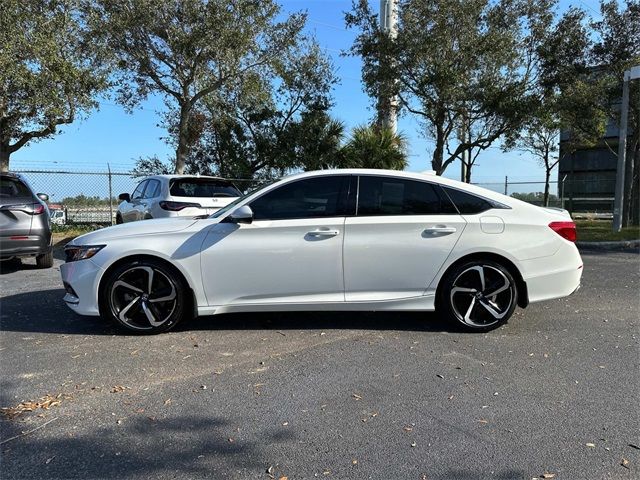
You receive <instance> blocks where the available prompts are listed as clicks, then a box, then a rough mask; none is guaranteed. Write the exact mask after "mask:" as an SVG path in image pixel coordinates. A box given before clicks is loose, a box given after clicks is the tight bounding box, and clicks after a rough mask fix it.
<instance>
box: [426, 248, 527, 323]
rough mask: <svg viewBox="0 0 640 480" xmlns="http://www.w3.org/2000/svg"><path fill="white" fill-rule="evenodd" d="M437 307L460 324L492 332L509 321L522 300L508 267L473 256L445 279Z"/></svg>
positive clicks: (447, 317) (451, 319) (448, 317)
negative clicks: (473, 257)
mask: <svg viewBox="0 0 640 480" xmlns="http://www.w3.org/2000/svg"><path fill="white" fill-rule="evenodd" d="M442 282H443V283H442V288H441V289H439V293H438V299H437V310H438V312H439V313H441V314H443V315H444V316H445V317H446V319H447V320H448V321H449V322H451V323H452V324H453V325H455V326H457V327H458V328H460V329H462V330H465V331H468V332H488V331H490V330H493V329H495V328H498V327H500V326H501V325H504V324H505V323H507V321H508V320H509V318H510V317H511V315H512V314H513V311H514V310H515V308H516V305H517V304H518V290H517V287H516V281H515V280H514V278H513V275H511V273H510V272H509V270H508V269H507V268H505V267H504V266H503V265H501V264H500V263H498V262H495V261H492V260H472V261H469V262H466V263H463V264H461V265H458V266H456V267H454V268H453V269H451V270H449V271H448V272H447V273H446V274H445V276H444V277H443V279H442Z"/></svg>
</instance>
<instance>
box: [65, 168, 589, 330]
mask: <svg viewBox="0 0 640 480" xmlns="http://www.w3.org/2000/svg"><path fill="white" fill-rule="evenodd" d="M575 240H576V229H575V224H574V223H573V222H572V221H571V218H570V216H569V214H568V213H567V212H566V211H564V210H553V209H544V208H540V207H536V206H533V205H529V204H526V203H523V202H521V201H519V200H516V199H514V198H511V197H507V196H504V195H501V194H499V193H495V192H491V191H488V190H485V189H482V188H479V187H475V186H472V185H468V184H464V183H460V182H456V181H453V180H448V179H445V178H442V177H437V176H434V175H425V174H417V173H406V172H397V171H385V170H334V171H319V172H308V173H303V174H299V175H293V176H290V177H287V178H285V179H283V180H280V181H278V182H276V183H273V184H271V185H268V186H266V187H264V188H262V189H260V190H257V191H254V192H252V193H250V194H249V195H246V196H244V197H241V198H239V199H237V200H236V201H235V202H233V203H231V204H229V205H227V206H226V207H224V208H222V209H221V210H219V211H217V212H216V213H214V214H213V215H211V216H210V217H208V218H204V219H190V218H182V219H158V220H149V221H145V222H134V223H129V224H124V225H117V226H114V227H110V228H106V229H103V230H98V231H95V232H92V233H88V234H86V235H82V236H80V237H78V238H76V239H74V240H73V241H72V242H71V243H70V244H68V245H67V247H66V259H67V261H66V263H65V264H64V265H62V267H61V269H60V270H61V273H62V279H63V282H64V286H65V289H66V292H67V293H66V295H65V297H64V301H65V302H66V304H67V305H68V306H69V307H70V308H72V309H73V310H75V311H76V312H77V313H79V314H82V315H101V316H103V317H104V318H108V319H110V320H113V321H114V322H116V323H117V324H119V325H122V326H124V327H126V328H127V329H129V330H132V331H136V332H142V333H158V332H163V331H167V330H169V329H170V328H172V327H174V326H175V325H176V324H177V323H178V322H179V321H180V320H182V319H184V318H187V317H191V316H193V315H197V316H202V315H211V314H217V313H226V312H247V311H304V310H328V311H333V310H398V311H401V310H402V311H408V310H420V311H429V310H436V309H437V310H438V312H439V313H440V315H442V316H443V317H446V318H447V319H449V320H450V321H451V322H453V324H454V325H458V326H460V327H462V328H464V329H467V330H471V331H487V330H490V329H493V328H495V327H497V326H499V325H501V324H503V323H505V322H506V321H507V320H508V319H509V317H510V316H511V314H512V313H513V311H514V309H515V308H516V306H520V307H526V306H527V305H528V304H529V303H530V302H538V301H541V300H549V299H553V298H559V297H564V296H567V295H570V294H571V293H573V292H574V291H575V290H576V289H577V288H578V287H579V285H580V277H581V275H582V260H581V258H580V254H579V253H578V250H577V248H576V246H575V244H574V242H575Z"/></svg>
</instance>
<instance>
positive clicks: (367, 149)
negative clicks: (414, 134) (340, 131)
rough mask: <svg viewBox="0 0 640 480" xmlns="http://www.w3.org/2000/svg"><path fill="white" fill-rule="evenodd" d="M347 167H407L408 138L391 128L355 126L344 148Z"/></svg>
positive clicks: (344, 163) (344, 159)
mask: <svg viewBox="0 0 640 480" xmlns="http://www.w3.org/2000/svg"><path fill="white" fill-rule="evenodd" d="M342 157H343V159H342V160H343V167H345V168H382V169H388V170H404V169H405V168H407V165H408V162H407V140H406V138H405V137H404V136H403V135H402V134H395V133H394V132H393V131H392V130H391V129H389V128H382V127H378V126H376V125H371V126H360V127H355V128H354V129H353V132H352V133H351V138H350V139H349V142H347V144H346V145H345V146H344V147H343V148H342Z"/></svg>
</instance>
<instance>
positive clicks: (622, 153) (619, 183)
mask: <svg viewBox="0 0 640 480" xmlns="http://www.w3.org/2000/svg"><path fill="white" fill-rule="evenodd" d="M637 78H640V65H638V66H636V67H633V68H632V69H631V70H627V71H626V72H624V79H623V84H622V105H621V106H620V109H621V110H620V137H619V139H618V167H617V168H618V169H617V171H616V196H615V200H614V203H613V231H614V232H619V231H620V230H621V229H622V223H623V221H622V220H623V219H622V212H623V210H624V208H623V205H624V174H625V168H626V167H627V165H626V159H627V158H626V157H627V123H628V121H629V82H630V81H631V80H635V79H637Z"/></svg>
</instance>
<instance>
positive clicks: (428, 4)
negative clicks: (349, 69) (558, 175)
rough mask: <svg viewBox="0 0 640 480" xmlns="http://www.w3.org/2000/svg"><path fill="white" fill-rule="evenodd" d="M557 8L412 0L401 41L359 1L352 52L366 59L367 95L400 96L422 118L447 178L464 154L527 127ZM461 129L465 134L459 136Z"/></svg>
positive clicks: (545, 3) (532, 1) (546, 3)
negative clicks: (538, 62)
mask: <svg viewBox="0 0 640 480" xmlns="http://www.w3.org/2000/svg"><path fill="white" fill-rule="evenodd" d="M552 5H553V2H552V0H516V1H513V0H500V1H496V2H489V1H488V0H406V1H404V2H402V3H400V10H399V19H398V32H397V37H396V38H393V37H391V36H390V35H387V34H386V33H384V32H382V31H381V29H380V26H379V25H378V23H377V19H376V15H375V14H374V13H373V11H372V10H371V8H370V6H369V3H368V2H367V1H366V0H359V1H358V2H354V7H353V10H352V12H351V13H348V14H347V16H346V20H347V24H348V25H349V26H352V27H357V28H358V29H359V34H358V37H357V38H356V41H355V43H354V45H353V47H352V49H351V52H352V54H354V55H358V56H360V57H362V60H363V73H362V78H363V82H364V84H365V88H366V90H367V92H368V93H369V94H370V95H371V96H374V97H377V96H378V95H379V94H381V93H382V94H384V95H392V94H397V95H399V98H400V108H401V110H402V111H405V112H409V113H411V114H413V115H416V116H417V117H418V119H419V120H420V121H421V122H422V123H423V125H424V135H425V136H427V137H429V138H432V139H433V140H434V141H435V148H434V152H433V158H432V162H431V163H432V167H433V169H434V170H435V171H436V173H438V174H442V172H444V170H445V169H446V168H447V166H448V165H449V164H450V163H452V162H453V161H455V160H456V159H458V158H460V156H461V155H462V153H463V152H466V151H469V150H471V149H474V148H475V149H480V150H484V149H486V148H488V147H489V146H491V144H492V143H493V142H495V141H496V140H497V139H498V138H500V137H501V136H502V135H504V134H505V133H507V132H509V131H511V130H513V129H515V128H517V127H519V125H520V124H521V122H522V119H523V118H524V117H525V116H526V113H527V111H528V110H529V104H530V102H531V100H532V98H531V88H532V78H533V71H534V67H535V59H536V56H535V51H536V49H537V47H538V46H539V44H540V41H541V38H542V35H543V32H544V31H545V30H546V28H547V26H548V25H549V23H550V21H551V17H552V12H551V7H552ZM391 59H392V60H391ZM461 127H462V128H464V129H466V132H465V135H462V136H460V135H456V133H457V132H458V130H459V129H460V128H461ZM458 137H462V138H463V140H462V141H459V140H458Z"/></svg>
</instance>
